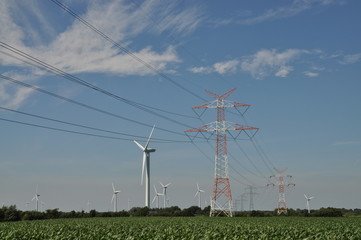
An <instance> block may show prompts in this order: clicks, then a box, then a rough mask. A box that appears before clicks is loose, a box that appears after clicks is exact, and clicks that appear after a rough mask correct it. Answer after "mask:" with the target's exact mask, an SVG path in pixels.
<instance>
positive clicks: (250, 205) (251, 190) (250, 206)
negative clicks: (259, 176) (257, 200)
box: [247, 186, 258, 211]
mask: <svg viewBox="0 0 361 240" xmlns="http://www.w3.org/2000/svg"><path fill="white" fill-rule="evenodd" d="M254 188H255V187H253V186H248V188H247V190H248V192H247V194H248V195H249V210H250V211H253V210H254V205H253V196H254V195H256V194H258V193H256V192H255V191H254Z"/></svg>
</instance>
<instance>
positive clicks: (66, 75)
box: [0, 41, 190, 128]
mask: <svg viewBox="0 0 361 240" xmlns="http://www.w3.org/2000/svg"><path fill="white" fill-rule="evenodd" d="M0 46H1V47H3V48H5V49H7V50H9V51H11V52H13V53H15V54H17V55H20V56H21V57H24V58H26V59H28V60H30V61H33V62H35V63H37V64H39V65H40V66H41V67H40V68H41V69H44V68H45V70H46V71H50V72H53V73H54V74H56V75H58V76H61V77H63V78H65V79H67V80H70V81H72V82H75V83H78V84H80V85H83V86H85V87H88V88H91V89H93V90H95V91H97V92H100V93H102V94H105V95H107V96H109V97H111V98H114V99H116V100H119V101H121V102H124V103H126V104H128V105H131V106H133V107H136V108H138V109H140V110H143V111H145V112H148V113H150V114H153V115H155V116H158V117H160V118H163V119H166V120H168V121H170V122H173V123H176V124H179V125H182V126H184V127H188V128H190V126H189V125H186V124H184V123H183V122H180V121H177V120H174V119H171V118H169V117H166V116H163V115H161V114H159V113H156V112H154V111H152V110H149V109H148V108H152V109H156V110H158V111H163V112H167V113H171V112H169V111H164V110H161V109H158V108H154V107H149V106H147V105H144V104H141V103H137V102H134V101H131V100H128V99H126V98H123V97H121V96H118V95H116V94H114V93H111V92H109V91H107V90H105V89H102V88H100V87H98V86H95V85H93V84H91V83H89V82H87V81H85V80H82V79H80V78H78V77H75V76H73V75H71V74H69V73H66V72H64V71H62V70H60V69H58V68H56V67H54V66H52V65H50V64H48V63H46V62H44V61H42V60H40V59H38V58H35V57H33V56H31V55H29V54H27V53H25V52H24V51H21V50H19V49H17V48H15V47H12V46H10V45H9V44H7V43H4V42H1V41H0ZM19 60H21V59H19ZM31 65H32V66H37V67H38V65H34V64H31ZM172 114H174V113H172ZM178 115H180V114H178ZM181 116H183V115H181Z"/></svg>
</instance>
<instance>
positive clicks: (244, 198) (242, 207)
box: [241, 193, 246, 212]
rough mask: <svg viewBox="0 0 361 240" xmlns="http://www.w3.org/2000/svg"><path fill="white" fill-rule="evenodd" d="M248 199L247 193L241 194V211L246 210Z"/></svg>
mask: <svg viewBox="0 0 361 240" xmlns="http://www.w3.org/2000/svg"><path fill="white" fill-rule="evenodd" d="M245 201H246V193H243V194H241V212H243V211H244V202H245Z"/></svg>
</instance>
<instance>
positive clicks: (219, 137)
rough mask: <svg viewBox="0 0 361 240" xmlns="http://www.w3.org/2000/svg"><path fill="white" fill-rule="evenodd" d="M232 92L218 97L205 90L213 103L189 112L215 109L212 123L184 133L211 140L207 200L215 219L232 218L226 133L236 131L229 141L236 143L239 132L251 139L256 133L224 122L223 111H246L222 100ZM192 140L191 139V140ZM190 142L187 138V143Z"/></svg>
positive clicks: (242, 105)
mask: <svg viewBox="0 0 361 240" xmlns="http://www.w3.org/2000/svg"><path fill="white" fill-rule="evenodd" d="M235 90H236V88H234V89H232V90H230V91H228V92H226V93H224V94H223V95H218V94H215V93H213V92H210V91H208V90H205V91H206V92H207V93H208V94H209V95H211V96H212V97H213V98H214V99H215V100H214V101H212V102H209V103H205V104H202V105H200V106H197V107H193V109H203V110H204V111H205V110H206V109H208V108H214V109H216V121H215V122H211V123H209V124H206V125H203V126H201V127H198V128H193V129H189V130H187V131H185V133H186V134H187V133H192V132H193V133H196V136H197V135H198V134H200V133H201V134H202V135H203V136H205V134H204V133H206V132H208V133H209V137H208V138H207V140H210V139H211V140H213V139H214V137H215V141H216V151H215V170H214V182H213V188H212V196H211V211H210V216H211V217H213V216H218V215H219V214H221V213H224V214H225V215H226V216H228V217H232V216H233V206H232V193H231V186H230V182H229V175H228V157H227V133H229V131H239V132H238V134H236V135H232V134H230V135H231V136H232V137H233V139H234V140H236V139H237V138H238V136H239V135H240V134H241V132H245V133H246V134H247V135H248V137H250V138H252V137H253V136H254V134H256V132H257V130H258V128H255V127H249V126H244V125H241V124H238V123H231V122H227V121H226V119H225V109H226V108H235V109H237V107H247V108H246V109H245V111H247V109H248V107H249V106H250V105H248V104H241V103H238V102H231V101H227V100H226V98H227V97H229V95H231V94H232V93H233V92H234V91H235ZM204 111H203V113H204ZM237 111H238V112H239V113H241V114H243V113H245V111H244V112H240V111H239V110H238V109H237ZM203 113H202V114H203ZM202 114H201V115H202ZM201 115H199V116H201ZM252 130H255V132H253V134H251V133H252ZM187 135H188V134H187ZM188 136H189V135H188ZM196 136H194V138H195V137H196ZM194 138H193V139H194ZM193 139H192V138H191V140H193Z"/></svg>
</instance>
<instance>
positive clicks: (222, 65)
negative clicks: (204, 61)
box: [213, 60, 239, 74]
mask: <svg viewBox="0 0 361 240" xmlns="http://www.w3.org/2000/svg"><path fill="white" fill-rule="evenodd" d="M238 65H239V61H238V60H230V61H227V62H219V63H215V64H214V65H213V67H214V70H215V71H216V72H217V73H219V74H225V73H228V72H235V71H236V69H237V66H238Z"/></svg>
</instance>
